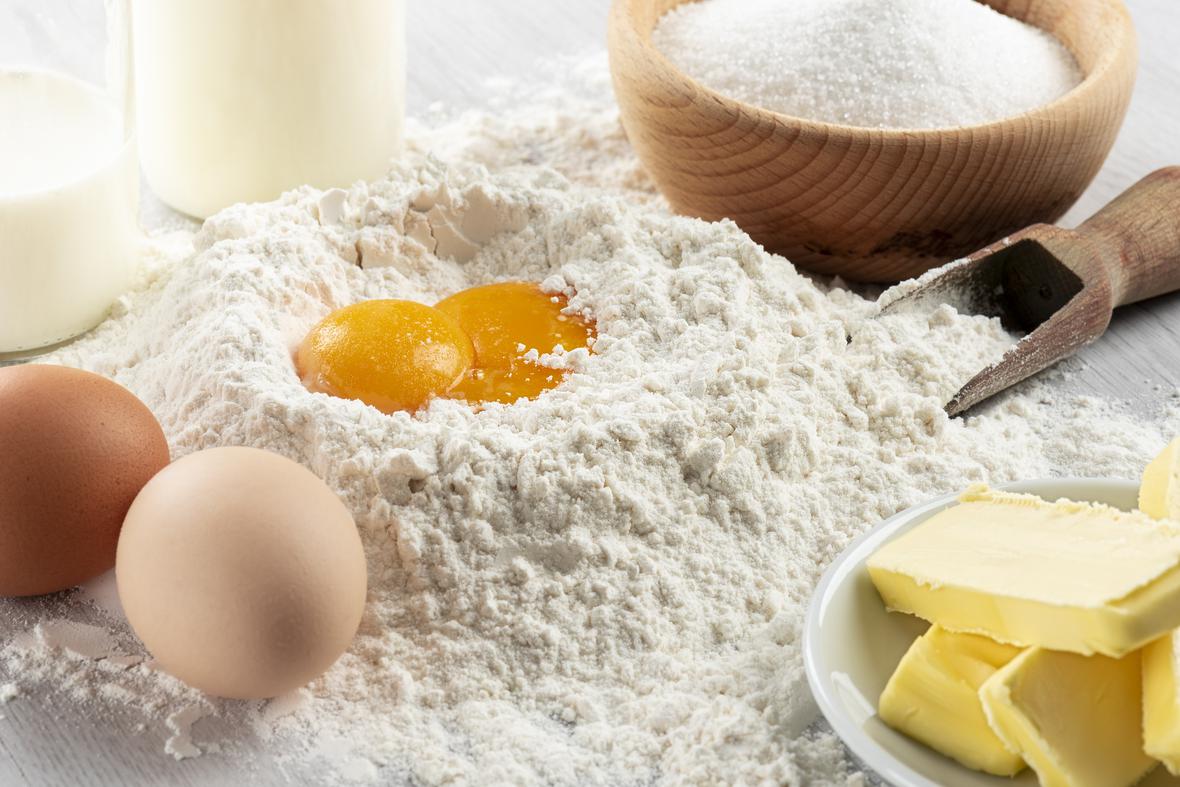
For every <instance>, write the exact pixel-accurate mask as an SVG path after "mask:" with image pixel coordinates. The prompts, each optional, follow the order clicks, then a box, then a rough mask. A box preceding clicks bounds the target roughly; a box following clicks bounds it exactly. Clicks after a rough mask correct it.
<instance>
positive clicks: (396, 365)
mask: <svg viewBox="0 0 1180 787" xmlns="http://www.w3.org/2000/svg"><path fill="white" fill-rule="evenodd" d="M474 359H475V348H474V346H473V345H472V342H471V339H470V338H469V337H468V336H467V334H466V333H464V331H463V329H462V328H461V327H460V326H459V324H458V323H457V322H456V321H455V319H454V318H453V317H451V316H450V315H448V314H446V313H444V312H442V311H439V310H438V309H435V308H432V307H430V306H426V305H425V304H421V303H415V302H414V301H397V300H377V301H364V302H362V303H357V304H354V305H352V306H346V307H344V308H343V309H339V310H337V311H334V312H332V313H331V314H329V315H328V316H327V317H325V318H324V319H323V320H322V321H321V322H320V323H319V324H318V325H316V326H315V327H314V328H312V330H311V333H309V334H308V335H307V338H306V339H304V340H303V343H302V344H301V345H300V346H299V349H298V351H297V353H296V358H295V364H296V367H297V369H298V371H299V376H300V377H301V378H302V379H303V383H304V385H306V386H307V387H308V389H309V390H311V391H315V392H317V393H325V394H328V395H330V396H337V397H340V398H342V399H359V400H360V401H362V402H364V403H365V404H369V405H372V406H373V407H376V408H377V409H378V410H381V411H382V412H385V413H392V412H395V411H397V410H410V411H413V410H417V409H419V408H421V407H424V406H425V405H426V404H427V403H428V402H429V401H430V400H431V399H432V398H433V397H436V396H444V395H446V394H447V393H449V392H450V391H451V389H452V388H454V387H455V384H456V383H458V382H460V381H461V380H465V379H466V378H467V377H468V373H469V372H470V371H471V368H472V364H473V362H474Z"/></svg>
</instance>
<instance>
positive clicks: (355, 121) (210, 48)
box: [130, 0, 405, 218]
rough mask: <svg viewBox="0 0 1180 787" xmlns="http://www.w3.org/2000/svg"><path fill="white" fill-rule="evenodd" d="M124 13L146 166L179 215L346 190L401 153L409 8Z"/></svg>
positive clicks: (160, 3)
mask: <svg viewBox="0 0 1180 787" xmlns="http://www.w3.org/2000/svg"><path fill="white" fill-rule="evenodd" d="M130 12H131V27H130V32H131V35H130V38H131V51H132V66H131V74H132V78H131V83H132V88H131V90H130V93H131V100H132V101H133V104H134V108H133V114H134V118H135V125H136V131H137V135H138V138H139V150H140V159H141V162H142V166H143V169H144V173H145V174H146V176H147V180H148V183H149V184H150V185H151V187H152V189H153V190H154V191H155V192H156V194H157V195H158V196H159V197H160V199H162V200H163V201H164V202H166V203H168V204H169V205H171V206H172V207H174V208H176V209H177V210H180V211H182V212H184V213H188V214H190V215H192V216H197V217H201V218H204V217H206V216H209V215H210V214H212V213H215V212H217V211H219V210H221V209H222V208H224V207H226V206H227V205H231V204H233V203H235V202H258V201H265V200H271V199H274V198H276V197H278V196H279V195H280V194H281V193H282V192H283V191H285V190H287V189H290V188H293V187H295V186H299V185H303V184H311V185H313V186H318V187H321V188H327V187H330V186H347V185H349V184H350V183H352V182H353V181H356V180H358V179H373V178H376V177H379V176H381V175H382V174H383V173H384V172H385V171H386V169H387V168H388V166H389V164H390V161H391V159H393V158H394V157H395V156H396V155H397V154H398V152H399V151H400V147H401V141H402V120H403V115H404V100H405V7H404V0H131V6H130Z"/></svg>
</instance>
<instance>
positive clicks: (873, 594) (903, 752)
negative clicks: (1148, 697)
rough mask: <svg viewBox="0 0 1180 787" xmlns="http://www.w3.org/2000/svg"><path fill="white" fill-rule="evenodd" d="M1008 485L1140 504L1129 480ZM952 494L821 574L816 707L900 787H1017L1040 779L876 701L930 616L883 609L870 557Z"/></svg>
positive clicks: (875, 534) (1162, 777)
mask: <svg viewBox="0 0 1180 787" xmlns="http://www.w3.org/2000/svg"><path fill="white" fill-rule="evenodd" d="M999 488H1002V489H1006V490H1009V491H1013V492H1029V493H1031V494H1034V495H1038V496H1040V497H1043V498H1045V499H1046V500H1056V499H1058V498H1062V497H1067V498H1070V499H1072V500H1086V501H1093V502H1098V503H1106V504H1108V505H1112V506H1115V507H1117V508H1122V509H1127V510H1130V509H1133V508H1135V506H1136V505H1137V502H1138V501H1137V498H1138V491H1139V490H1138V485H1137V484H1136V483H1135V482H1133V481H1119V480H1110V479H1094V478H1052V479H1046V480H1041V481H1022V482H1019V483H1015V484H1005V485H1003V486H1002V487H999ZM957 497H958V495H948V496H946V497H941V498H939V499H937V500H932V501H930V502H929V503H924V504H923V505H920V506H916V507H914V508H911V509H909V510H908V511H903V512H902V513H900V514H898V515H897V516H894V517H891V518H890V519H886V520H885V521H884V522H882V523H881V524H880V525H878V526H877V527H875V528H873V530H871V531H869V532H868V533H866V534H864V535H863V536H861V537H860V538H858V539H857V540H856V541H854V542H853V543H852V544H851V545H850V546H849V547H848V549H846V550H844V552H843V554H841V555H840V557H838V558H836V561H835V562H834V563H832V565H831V566H830V567H829V568H828V570H827V572H825V574H824V577H823V579H822V580H820V583H819V586H818V587H817V588H816V591H815V595H814V596H813V597H812V599H811V606H810V608H809V609H808V612H807V625H806V627H805V629H804V633H803V657H804V663H805V665H806V668H807V680H808V682H809V683H810V684H811V691H812V693H813V694H814V695H815V700H816V702H817V703H818V704H819V707H820V710H821V711H823V714H824V716H825V717H827V720H828V723H829V724H831V725H832V728H833V729H834V730H835V731H836V734H837V735H839V736H840V737H841V738H842V739H843V740H844V743H845V744H847V746H848V748H849V749H851V750H852V752H853V753H854V754H856V756H858V757H859V758H860V759H861V760H863V761H864V763H865V764H866V765H867V766H868V767H869V768H871V769H872V770H874V771H876V772H877V774H878V775H879V776H881V778H883V779H885V780H886V781H887V782H889V783H890V784H893V785H896V787H945V786H946V785H955V787H1002V786H1004V785H1007V787H1013V786H1014V785H1021V786H1023V785H1029V787H1034V786H1035V785H1036V784H1037V780H1036V777H1035V776H1034V775H1033V774H1032V773H1031V771H1025V772H1024V773H1023V774H1022V775H1021V776H1020V777H1019V778H1017V779H1004V778H999V777H996V776H988V775H986V774H983V773H978V772H976V771H972V770H969V769H967V768H964V767H963V766H961V765H959V764H958V763H956V762H955V761H953V760H951V759H949V758H947V757H944V756H942V755H941V754H938V753H937V752H935V751H934V750H933V749H929V748H927V747H925V746H923V745H922V744H920V743H918V742H917V741H914V740H911V739H910V738H908V737H906V736H905V735H902V734H901V733H899V732H895V731H894V730H892V729H890V728H889V727H887V726H886V725H885V724H884V722H882V721H881V720H880V719H878V718H877V699H878V698H879V697H880V696H881V691H882V690H884V688H885V684H886V682H887V681H888V680H889V676H890V675H892V674H893V670H894V668H895V667H896V666H897V663H898V662H899V661H901V657H902V655H903V654H904V653H905V652H906V650H907V649H908V648H909V646H910V644H911V643H912V642H913V641H914V640H915V639H916V638H917V637H918V636H920V635H921V634H922V632H924V631H925V630H926V623H925V622H923V621H921V620H919V619H917V618H915V617H912V616H910V615H903V614H899V613H890V612H886V611H885V605H884V604H883V603H882V602H881V597H880V596H878V595H877V590H876V588H874V587H873V583H872V582H871V581H870V580H869V574H868V571H867V570H866V569H865V561H866V560H867V559H868V557H869V555H871V554H873V553H874V552H876V551H877V549H878V548H879V547H880V546H881V545H882V544H884V543H885V542H886V541H889V540H891V539H893V538H894V537H895V536H898V535H900V534H901V533H904V532H905V531H907V530H909V529H910V528H912V527H915V526H916V525H918V524H920V523H921V522H922V521H923V520H925V519H928V518H929V517H930V516H932V515H933V514H935V513H937V512H939V511H941V510H942V509H944V508H946V507H947V506H949V505H951V504H952V503H954V502H955V500H956V498H957ZM1178 783H1180V780H1176V779H1173V778H1172V777H1170V776H1169V775H1168V773H1167V771H1165V770H1164V769H1163V768H1157V769H1156V770H1155V771H1154V772H1153V773H1152V775H1151V777H1150V778H1148V779H1146V780H1145V781H1143V782H1142V783H1141V784H1142V785H1144V786H1145V787H1146V786H1148V785H1174V784H1178Z"/></svg>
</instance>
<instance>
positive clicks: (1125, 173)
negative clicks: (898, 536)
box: [0, 0, 1180, 787]
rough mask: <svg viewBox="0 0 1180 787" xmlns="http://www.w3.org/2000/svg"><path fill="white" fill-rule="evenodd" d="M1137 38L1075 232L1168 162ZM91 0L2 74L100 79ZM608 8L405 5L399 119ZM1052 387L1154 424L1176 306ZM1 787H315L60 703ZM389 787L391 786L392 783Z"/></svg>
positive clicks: (249, 748)
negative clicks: (181, 751) (1151, 417)
mask: <svg viewBox="0 0 1180 787" xmlns="http://www.w3.org/2000/svg"><path fill="white" fill-rule="evenodd" d="M1127 4H1128V6H1129V7H1130V8H1131V11H1132V15H1133V17H1134V18H1135V21H1136V23H1137V26H1138V29H1139V32H1140V50H1141V57H1142V60H1141V68H1140V75H1139V80H1138V83H1137V85H1136V88H1135V94H1134V98H1133V100H1132V102H1131V107H1130V111H1129V114H1128V118H1127V123H1126V125H1125V126H1124V128H1123V130H1122V133H1121V135H1120V136H1119V139H1118V141H1117V142H1116V144H1115V148H1114V152H1113V154H1112V156H1111V157H1110V159H1109V160H1108V162H1107V164H1106V166H1105V167H1104V168H1103V170H1102V171H1101V172H1100V173H1099V175H1098V178H1097V179H1096V181H1095V182H1094V184H1093V185H1092V186H1091V188H1090V189H1089V190H1088V191H1087V193H1086V194H1085V195H1083V197H1082V199H1081V201H1080V202H1079V203H1078V205H1077V206H1076V207H1075V208H1074V209H1073V210H1071V211H1070V213H1069V214H1067V216H1066V217H1065V219H1064V223H1065V224H1066V225H1067V226H1074V225H1076V224H1077V223H1079V222H1080V221H1081V220H1083V219H1085V218H1086V217H1087V216H1089V215H1090V214H1091V213H1093V212H1094V211H1096V210H1097V209H1098V208H1099V207H1101V206H1102V205H1104V204H1105V203H1106V202H1108V201H1109V200H1110V199H1112V198H1113V197H1114V196H1115V195H1117V194H1118V193H1119V192H1121V191H1122V190H1124V189H1125V188H1127V187H1128V186H1130V185H1131V184H1132V183H1134V182H1135V181H1136V180H1138V179H1139V178H1140V177H1142V176H1143V175H1145V174H1146V173H1147V172H1149V171H1150V170H1153V169H1158V168H1159V167H1162V166H1166V165H1168V164H1175V163H1178V162H1180V142H1178V141H1177V140H1180V56H1178V55H1177V46H1178V45H1180V2H1178V0H1128V3H1127ZM101 5H102V4H101V2H100V0H0V63H4V62H21V61H25V62H27V61H28V60H30V59H35V61H36V62H40V63H43V64H46V65H54V66H56V67H59V68H65V69H68V70H71V71H74V72H75V73H79V74H83V75H89V76H91V78H95V79H96V78H97V77H98V75H100V74H101V72H102V45H103V38H104V37H103V20H102V8H101ZM608 5H609V1H608V0H561V2H553V0H409V10H410V14H409V43H410V72H409V86H408V104H409V111H410V112H411V113H412V114H420V113H423V112H425V111H426V110H427V108H428V107H429V106H430V105H431V104H433V103H434V102H444V103H446V104H448V105H451V106H456V107H468V106H472V107H473V106H480V105H482V104H483V103H484V101H485V98H486V96H485V93H486V91H485V90H484V89H483V87H482V82H483V79H484V78H486V77H497V76H503V77H510V78H514V77H523V76H528V75H530V74H531V73H534V72H535V66H536V64H537V62H538V61H539V60H543V59H545V58H549V57H553V56H557V55H568V54H576V53H579V52H589V51H595V50H601V49H602V48H603V47H604V45H605V38H606V18H607V8H608ZM1082 357H1083V360H1084V363H1079V364H1071V366H1070V373H1069V377H1068V379H1066V380H1063V381H1061V384H1063V385H1067V386H1069V387H1070V388H1071V389H1073V390H1076V391H1078V392H1080V393H1088V394H1099V395H1105V396H1108V397H1111V398H1115V399H1125V400H1128V401H1129V403H1130V406H1131V407H1134V408H1135V409H1137V410H1139V411H1142V412H1145V413H1158V412H1160V411H1161V409H1162V407H1163V406H1164V405H1165V404H1168V403H1169V402H1170V403H1171V405H1173V406H1174V405H1176V404H1177V403H1180V400H1177V399H1176V398H1175V391H1176V390H1177V388H1178V387H1180V363H1177V361H1176V359H1177V358H1178V357H1180V297H1175V296H1173V297H1169V298H1165V299H1157V300H1154V301H1149V302H1146V303H1143V304H1140V305H1136V306H1131V307H1127V308H1126V309H1122V310H1120V311H1119V313H1118V314H1116V317H1115V320H1114V322H1113V323H1112V325H1111V327H1110V330H1109V331H1108V333H1107V335H1106V336H1105V337H1104V338H1103V339H1102V341H1101V342H1099V343H1098V344H1096V345H1094V346H1092V347H1090V348H1088V349H1086V350H1085V351H1083V355H1082ZM40 614H42V611H41V609H40V608H39V607H35V606H32V605H31V604H30V603H27V602H21V603H15V604H12V603H8V604H5V605H4V606H3V607H0V638H3V639H7V638H8V637H9V636H11V635H12V632H14V631H21V630H25V629H27V628H28V627H29V626H30V625H31V624H32V623H33V622H35V620H36V619H37V616H38V615H40ZM0 716H2V717H3V718H2V719H0V785H3V786H4V787H9V786H12V787H19V786H20V785H37V786H38V787H41V786H42V785H71V786H76V787H92V786H97V785H162V784H167V785H244V784H251V785H255V784H256V785H279V784H304V783H323V782H324V778H323V774H322V773H316V772H314V771H308V770H306V769H299V768H295V767H292V766H291V765H289V764H285V763H283V762H282V761H280V760H278V759H276V758H275V756H273V753H272V752H270V751H268V750H267V748H266V747H265V745H263V744H261V743H260V742H258V741H257V740H255V739H254V738H252V737H251V736H250V735H249V734H244V735H242V736H241V741H240V743H238V744H237V745H236V746H235V747H233V748H232V749H230V750H228V751H226V752H224V753H223V754H209V755H205V756H202V757H200V758H197V759H191V760H185V761H182V762H175V761H173V760H172V758H171V757H168V756H167V755H165V754H164V753H163V746H164V741H165V739H166V738H167V736H168V733H167V730H166V729H165V728H164V725H163V724H162V723H160V722H158V721H153V722H151V723H150V724H148V725H147V726H146V727H142V726H141V724H142V722H143V720H144V717H143V715H142V714H141V713H140V712H138V711H136V710H134V709H131V710H128V711H127V712H126V713H122V712H119V713H114V714H109V713H107V714H104V715H98V714H96V713H95V712H94V711H93V710H90V709H88V708H87V707H86V705H85V704H77V703H74V702H69V701H66V700H65V699H63V697H61V696H60V695H43V696H42V695H37V696H22V697H18V698H17V699H15V700H13V701H11V702H9V703H7V704H0ZM232 731H233V730H232V728H231V727H229V726H227V725H226V723H224V722H220V721H216V720H211V721H202V722H199V723H198V724H197V725H196V728H195V730H194V734H195V737H196V739H197V740H198V741H208V740H220V739H222V738H224V737H226V736H227V735H228V734H230V733H231V732H232ZM394 783H396V782H394Z"/></svg>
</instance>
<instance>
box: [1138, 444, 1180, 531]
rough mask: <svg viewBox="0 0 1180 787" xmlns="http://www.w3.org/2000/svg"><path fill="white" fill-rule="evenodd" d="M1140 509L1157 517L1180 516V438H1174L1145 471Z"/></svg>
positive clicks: (1140, 491)
mask: <svg viewBox="0 0 1180 787" xmlns="http://www.w3.org/2000/svg"><path fill="white" fill-rule="evenodd" d="M1139 510H1140V511H1142V512H1143V513H1145V514H1147V515H1148V516H1153V517H1155V518H1156V519H1176V518H1177V517H1180V438H1176V439H1175V440H1173V441H1172V444H1171V445H1169V446H1168V447H1167V448H1165V449H1164V450H1163V453H1161V454H1160V455H1159V456H1157V457H1156V458H1155V459H1154V460H1153V461H1152V463H1151V464H1149V465H1148V466H1147V470H1145V471H1144V473H1143V482H1142V483H1141V484H1140V486H1139Z"/></svg>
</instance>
